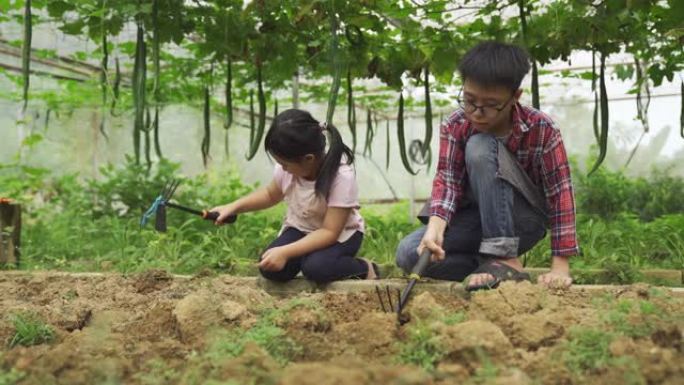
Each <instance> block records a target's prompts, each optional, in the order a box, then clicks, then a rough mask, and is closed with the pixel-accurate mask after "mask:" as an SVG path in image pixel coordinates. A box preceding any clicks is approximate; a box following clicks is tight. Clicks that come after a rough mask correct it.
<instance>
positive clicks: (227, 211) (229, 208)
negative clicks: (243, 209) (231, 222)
mask: <svg viewBox="0 0 684 385" xmlns="http://www.w3.org/2000/svg"><path fill="white" fill-rule="evenodd" d="M209 211H216V212H218V213H219V216H218V218H216V221H215V222H214V223H215V224H216V225H222V224H223V221H225V220H226V218H228V217H229V216H231V215H234V214H237V207H235V205H234V204H233V203H229V204H227V205H223V206H216V207H214V208H213V209H211V210H209Z"/></svg>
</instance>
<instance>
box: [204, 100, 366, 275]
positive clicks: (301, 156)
mask: <svg viewBox="0 0 684 385" xmlns="http://www.w3.org/2000/svg"><path fill="white" fill-rule="evenodd" d="M326 132H327V133H328V135H329V137H330V148H329V149H328V151H327V152H326V151H325V146H326V136H325V133H326ZM264 147H265V148H266V151H267V152H268V153H269V154H270V155H271V156H272V157H273V158H274V159H275V161H276V162H277V164H276V166H275V170H274V172H273V180H272V181H271V182H270V184H269V185H268V186H266V188H263V189H260V190H257V191H254V192H253V193H251V194H249V195H247V196H245V197H242V198H240V199H238V200H237V201H235V202H232V203H229V204H227V205H224V206H219V207H215V208H213V209H212V211H218V212H219V214H220V215H219V217H218V219H217V220H216V224H222V223H223V221H224V220H225V219H226V218H228V216H230V215H233V214H240V213H244V212H248V211H257V210H262V209H265V208H268V207H271V206H274V205H276V204H277V203H279V202H280V201H282V200H285V202H286V203H287V205H288V207H287V214H286V215H285V222H284V223H283V228H282V230H281V232H280V235H279V236H278V238H276V240H274V241H273V242H272V243H271V245H270V246H268V248H267V249H266V251H265V252H264V254H263V255H262V256H261V258H260V262H259V271H260V272H261V274H262V275H263V276H264V277H266V278H268V279H272V280H275V281H288V280H290V279H292V278H294V277H295V276H296V275H297V274H298V273H299V272H300V271H301V272H302V274H303V275H304V277H306V278H307V279H310V280H312V281H315V282H318V283H324V282H330V281H335V280H339V279H345V278H366V279H374V278H378V276H379V272H378V267H377V265H375V263H371V262H369V261H367V260H365V259H360V258H355V257H354V256H355V255H356V253H357V252H358V251H359V248H360V247H361V242H362V240H363V232H364V223H363V218H361V215H360V214H359V211H358V210H359V198H358V186H357V184H356V176H355V171H354V169H353V168H352V164H353V162H354V154H353V153H352V151H351V150H350V149H349V147H347V146H346V145H345V144H344V143H343V142H342V137H341V136H340V133H339V131H337V129H336V128H335V127H334V126H332V125H326V124H325V123H319V122H318V121H317V120H316V119H314V118H313V117H312V116H311V114H309V113H308V112H306V111H302V110H297V109H291V110H286V111H283V112H282V113H280V114H278V116H276V118H275V119H274V120H273V123H272V124H271V127H270V128H269V130H268V133H267V134H266V139H265V140H264ZM343 157H344V159H343ZM343 161H344V162H343Z"/></svg>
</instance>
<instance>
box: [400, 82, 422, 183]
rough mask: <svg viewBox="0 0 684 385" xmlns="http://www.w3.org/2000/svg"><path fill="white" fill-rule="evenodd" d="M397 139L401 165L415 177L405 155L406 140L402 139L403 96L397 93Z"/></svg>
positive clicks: (414, 172)
mask: <svg viewBox="0 0 684 385" xmlns="http://www.w3.org/2000/svg"><path fill="white" fill-rule="evenodd" d="M397 139H398V141H399V155H400V156H401V163H402V164H403V165H404V168H405V169H406V171H408V172H409V173H410V174H411V175H416V174H417V172H416V171H413V168H411V163H409V159H408V156H407V154H406V138H405V137H404V95H403V94H402V93H399V112H398V113H397Z"/></svg>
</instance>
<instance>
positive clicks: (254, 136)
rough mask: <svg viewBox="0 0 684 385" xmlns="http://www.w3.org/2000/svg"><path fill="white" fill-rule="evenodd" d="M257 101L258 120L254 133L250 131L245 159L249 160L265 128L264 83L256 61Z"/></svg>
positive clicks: (252, 156) (256, 149) (252, 111)
mask: <svg viewBox="0 0 684 385" xmlns="http://www.w3.org/2000/svg"><path fill="white" fill-rule="evenodd" d="M256 71H257V101H258V103H259V122H258V126H257V129H256V133H254V129H253V128H252V130H251V131H250V148H249V154H248V155H247V160H251V159H252V158H254V156H255V155H256V153H257V151H258V150H259V145H260V144H261V139H262V137H263V136H264V129H265V128H266V95H265V94H264V85H263V79H262V78H261V76H262V73H261V71H262V68H261V63H257V66H256ZM251 113H252V116H253V114H254V107H253V104H252V110H251Z"/></svg>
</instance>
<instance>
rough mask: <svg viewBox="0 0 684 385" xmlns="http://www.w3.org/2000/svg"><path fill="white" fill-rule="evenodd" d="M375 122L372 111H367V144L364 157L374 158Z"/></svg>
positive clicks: (364, 148)
mask: <svg viewBox="0 0 684 385" xmlns="http://www.w3.org/2000/svg"><path fill="white" fill-rule="evenodd" d="M374 135H375V134H374V132H373V120H372V111H371V110H370V109H367V110H366V142H365V145H364V147H363V156H367V155H368V156H373V148H372V144H373V136H374Z"/></svg>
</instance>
